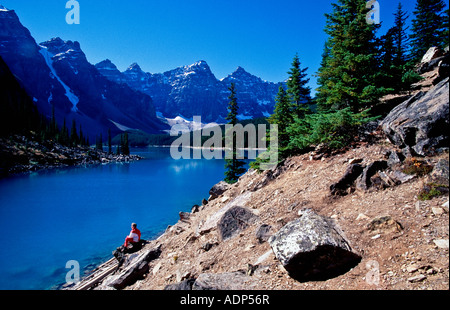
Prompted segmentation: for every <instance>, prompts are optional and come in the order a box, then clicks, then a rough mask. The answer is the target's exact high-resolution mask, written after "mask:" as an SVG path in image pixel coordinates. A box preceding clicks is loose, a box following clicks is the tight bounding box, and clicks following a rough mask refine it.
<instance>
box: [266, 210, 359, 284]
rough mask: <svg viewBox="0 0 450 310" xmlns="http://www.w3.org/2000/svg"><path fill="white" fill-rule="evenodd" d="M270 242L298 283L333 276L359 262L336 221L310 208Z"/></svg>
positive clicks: (357, 256) (279, 258)
mask: <svg viewBox="0 0 450 310" xmlns="http://www.w3.org/2000/svg"><path fill="white" fill-rule="evenodd" d="M269 243H270V245H271V247H272V250H273V252H274V254H275V256H276V258H277V259H278V260H279V261H280V262H281V264H282V265H283V267H284V268H285V269H286V270H287V271H288V273H289V275H290V276H291V277H292V278H294V279H296V280H298V281H301V282H306V281H316V280H319V281H320V280H327V279H330V278H333V277H335V276H338V275H340V274H343V273H345V272H347V271H348V270H349V269H350V268H353V267H354V266H356V265H357V264H358V263H359V262H360V261H361V257H360V256H359V255H358V254H356V253H354V252H353V251H352V248H351V247H350V244H349V242H348V241H347V240H346V238H345V237H344V234H343V232H342V231H341V229H339V227H338V226H337V224H336V223H335V222H334V221H333V220H332V219H330V218H326V217H323V216H320V215H318V214H317V213H315V212H314V211H312V210H303V212H302V213H301V217H300V218H298V219H296V220H294V221H292V222H289V223H288V224H286V225H285V226H284V227H283V228H281V229H280V230H279V231H278V232H277V233H276V234H275V235H273V236H272V237H270V239H269Z"/></svg>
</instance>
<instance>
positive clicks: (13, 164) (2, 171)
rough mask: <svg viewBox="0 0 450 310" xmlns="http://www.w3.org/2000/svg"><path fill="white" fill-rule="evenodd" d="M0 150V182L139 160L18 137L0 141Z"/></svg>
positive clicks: (0, 139) (85, 148)
mask: <svg viewBox="0 0 450 310" xmlns="http://www.w3.org/2000/svg"><path fill="white" fill-rule="evenodd" d="M0 146H1V152H0V163H1V166H0V179H3V178H7V177H12V176H18V175H26V174H30V173H33V172H38V171H43V170H53V169H58V168H69V167H79V166H90V165H98V164H109V163H124V162H134V161H139V160H141V159H142V157H140V156H139V155H133V154H130V155H121V154H120V155H116V154H108V153H107V152H104V151H100V150H96V149H94V148H91V147H82V146H76V147H67V146H63V145H61V144H58V143H55V142H52V141H45V142H42V143H40V142H36V141H33V140H29V139H27V138H26V137H25V136H20V135H14V136H11V137H8V138H0Z"/></svg>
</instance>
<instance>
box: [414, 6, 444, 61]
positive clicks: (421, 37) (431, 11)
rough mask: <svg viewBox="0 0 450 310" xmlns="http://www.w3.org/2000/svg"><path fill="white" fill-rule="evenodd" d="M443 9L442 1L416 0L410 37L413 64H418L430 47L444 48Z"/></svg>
mask: <svg viewBox="0 0 450 310" xmlns="http://www.w3.org/2000/svg"><path fill="white" fill-rule="evenodd" d="M444 9H445V3H444V1H442V0H417V2H416V7H415V11H414V12H413V13H414V19H413V21H412V34H411V36H410V37H411V53H412V61H413V62H415V63H417V62H420V60H421V59H422V57H423V56H424V55H425V53H426V52H427V51H428V49H429V48H430V47H433V46H437V47H441V48H442V47H445V46H444V44H445V39H444V33H445V22H446V17H445V12H444ZM447 16H448V15H447ZM447 22H448V21H447ZM447 25H448V24H447ZM447 40H448V39H447Z"/></svg>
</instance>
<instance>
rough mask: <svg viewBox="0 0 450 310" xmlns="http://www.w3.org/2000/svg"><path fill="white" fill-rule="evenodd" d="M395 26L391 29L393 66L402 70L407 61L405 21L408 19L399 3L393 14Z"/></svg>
mask: <svg viewBox="0 0 450 310" xmlns="http://www.w3.org/2000/svg"><path fill="white" fill-rule="evenodd" d="M394 17H395V24H394V27H393V30H392V31H393V44H394V54H393V60H394V66H396V67H398V68H403V70H405V69H406V68H404V67H405V66H406V64H407V62H408V60H409V50H408V46H409V37H408V34H407V31H408V29H409V27H407V26H406V21H407V20H408V18H409V15H408V13H407V12H405V11H403V6H402V3H401V2H399V3H398V6H397V11H396V12H395V13H394Z"/></svg>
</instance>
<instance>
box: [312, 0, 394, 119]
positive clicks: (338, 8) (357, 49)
mask: <svg viewBox="0 0 450 310" xmlns="http://www.w3.org/2000/svg"><path fill="white" fill-rule="evenodd" d="M366 4H367V1H365V0H338V3H337V4H335V3H333V4H332V6H333V11H332V13H331V14H325V16H326V18H327V25H326V27H325V32H326V33H327V35H328V41H327V49H328V52H327V56H326V57H327V58H326V61H323V62H322V65H324V66H325V67H322V68H320V69H319V72H318V76H319V80H318V82H319V83H320V84H319V88H318V93H319V94H318V98H317V99H318V105H319V106H320V109H321V110H323V111H326V110H339V109H343V108H346V107H350V108H351V110H352V111H353V112H357V111H360V110H362V109H364V108H366V107H368V106H370V105H372V104H374V103H376V102H377V100H378V98H379V97H380V96H381V95H383V94H384V93H385V92H386V90H385V89H384V88H383V87H380V85H379V83H378V82H377V72H378V70H379V63H378V60H377V59H378V57H377V56H378V49H377V40H376V36H375V33H376V30H377V29H378V28H379V25H376V24H370V23H368V22H367V19H366V18H367V13H368V12H369V9H367V8H366Z"/></svg>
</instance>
